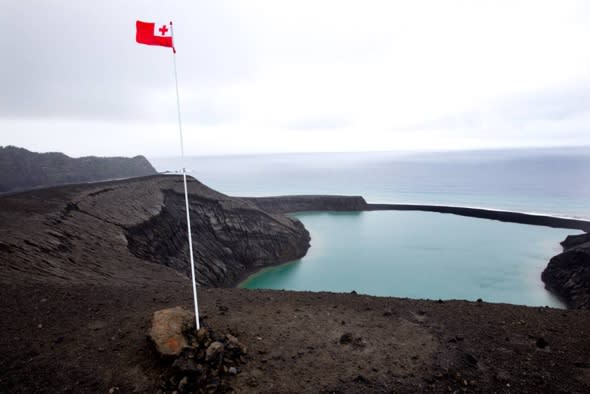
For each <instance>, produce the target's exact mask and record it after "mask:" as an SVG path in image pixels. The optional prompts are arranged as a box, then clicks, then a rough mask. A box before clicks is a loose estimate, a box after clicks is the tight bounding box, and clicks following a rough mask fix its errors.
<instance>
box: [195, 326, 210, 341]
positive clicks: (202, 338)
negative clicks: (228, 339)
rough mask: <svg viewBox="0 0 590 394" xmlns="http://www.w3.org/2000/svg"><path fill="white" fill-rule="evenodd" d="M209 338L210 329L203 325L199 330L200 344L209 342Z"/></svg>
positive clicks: (198, 338) (198, 339)
mask: <svg viewBox="0 0 590 394" xmlns="http://www.w3.org/2000/svg"><path fill="white" fill-rule="evenodd" d="M208 339H209V330H207V329H206V328H205V327H201V328H200V329H199V331H197V342H199V343H200V344H203V343H205V342H207V340H208Z"/></svg>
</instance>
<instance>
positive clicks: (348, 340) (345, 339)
mask: <svg viewBox="0 0 590 394" xmlns="http://www.w3.org/2000/svg"><path fill="white" fill-rule="evenodd" d="M352 340H353V337H352V334H351V333H349V332H347V333H344V334H342V336H341V337H340V344H341V345H346V344H348V343H351V342H352Z"/></svg>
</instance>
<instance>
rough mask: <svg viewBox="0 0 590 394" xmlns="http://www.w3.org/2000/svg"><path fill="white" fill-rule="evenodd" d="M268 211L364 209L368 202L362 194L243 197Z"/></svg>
mask: <svg viewBox="0 0 590 394" xmlns="http://www.w3.org/2000/svg"><path fill="white" fill-rule="evenodd" d="M242 199H243V200H246V201H251V202H253V203H254V204H256V205H257V206H258V207H259V208H260V209H263V210H265V211H267V212H277V213H288V212H303V211H363V210H366V208H367V203H366V201H365V199H364V198H362V197H360V196H278V197H248V198H245V197H242Z"/></svg>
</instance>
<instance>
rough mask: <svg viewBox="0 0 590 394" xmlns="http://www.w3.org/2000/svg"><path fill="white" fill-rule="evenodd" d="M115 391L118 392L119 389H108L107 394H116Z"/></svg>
mask: <svg viewBox="0 0 590 394" xmlns="http://www.w3.org/2000/svg"><path fill="white" fill-rule="evenodd" d="M117 391H119V388H118V387H111V388H110V389H109V394H113V393H116V392H117Z"/></svg>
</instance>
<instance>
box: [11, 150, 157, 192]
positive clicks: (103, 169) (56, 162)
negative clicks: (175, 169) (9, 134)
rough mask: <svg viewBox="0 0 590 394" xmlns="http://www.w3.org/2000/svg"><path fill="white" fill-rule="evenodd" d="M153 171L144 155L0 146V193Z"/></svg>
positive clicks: (132, 175) (152, 172)
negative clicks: (85, 153)
mask: <svg viewBox="0 0 590 394" xmlns="http://www.w3.org/2000/svg"><path fill="white" fill-rule="evenodd" d="M153 174H156V170H155V169H154V167H152V165H151V164H150V162H149V161H148V160H147V159H146V158H145V157H143V156H135V157H132V158H127V157H95V156H88V157H80V158H72V157H69V156H66V155H65V154H63V153H58V152H49V153H37V152H31V151H29V150H27V149H24V148H18V147H15V146H6V147H2V146H0V193H3V192H10V191H20V190H26V189H33V188H39V187H47V186H56V185H63V184H69V183H82V182H95V181H102V180H108V179H119V178H132V177H137V176H145V175H153Z"/></svg>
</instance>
